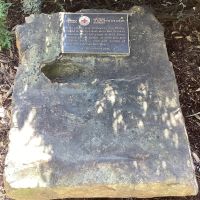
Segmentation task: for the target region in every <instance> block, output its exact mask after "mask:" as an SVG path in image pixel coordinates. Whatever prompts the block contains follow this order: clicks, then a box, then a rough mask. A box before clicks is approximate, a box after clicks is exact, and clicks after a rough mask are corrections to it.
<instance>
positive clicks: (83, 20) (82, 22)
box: [79, 16, 90, 26]
mask: <svg viewBox="0 0 200 200" xmlns="http://www.w3.org/2000/svg"><path fill="white" fill-rule="evenodd" d="M79 23H80V25H82V26H87V25H88V24H89V23H90V18H89V17H87V16H81V17H80V18H79Z"/></svg>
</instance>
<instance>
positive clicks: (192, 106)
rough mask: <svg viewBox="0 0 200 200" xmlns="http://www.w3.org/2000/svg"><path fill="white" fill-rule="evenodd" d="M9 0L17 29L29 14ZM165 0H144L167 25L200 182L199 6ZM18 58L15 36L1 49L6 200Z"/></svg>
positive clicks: (0, 164) (75, 4) (0, 129)
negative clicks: (6, 161)
mask: <svg viewBox="0 0 200 200" xmlns="http://www.w3.org/2000/svg"><path fill="white" fill-rule="evenodd" d="M9 2H11V3H12V6H11V7H10V9H9V14H8V20H7V24H8V27H9V29H10V30H11V31H14V28H15V26H16V25H18V24H22V23H24V18H25V16H26V15H25V14H24V13H23V11H22V6H21V3H20V0H10V1H9ZM140 2H141V1H139V0H138V1H134V3H133V1H131V0H124V1H120V0H119V1H114V0H113V1H109V0H103V1H100V0H99V1H92V0H83V1H79V0H77V1H73V0H72V1H67V2H63V1H46V2H45V3H44V4H43V6H42V8H43V9H42V12H45V13H51V12H58V11H60V10H62V11H70V12H74V11H77V10H80V9H82V8H108V9H113V10H122V9H124V10H125V9H129V8H130V7H131V6H133V4H134V5H140V4H141V3H140ZM164 2H165V4H164V3H163V1H161V0H160V1H159V0H156V1H155V0H149V1H148V0H147V1H145V0H144V4H147V5H149V6H150V7H151V8H152V9H153V10H154V11H155V15H156V16H157V18H158V19H159V20H160V22H161V23H162V24H163V26H164V28H165V38H166V45H167V49H168V55H169V59H170V61H171V62H172V64H173V67H174V71H175V75H176V79H177V83H178V88H179V93H180V96H179V98H180V104H181V109H182V112H183V115H184V117H185V123H186V128H187V132H188V136H189V141H190V144H191V150H192V155H193V159H194V164H195V168H196V176H197V180H198V184H199V186H200V159H199V157H200V11H198V10H196V9H198V8H197V7H196V9H194V7H195V5H196V4H195V2H197V1H196V0H190V3H188V4H187V5H186V6H184V5H181V4H178V5H177V4H174V3H171V4H169V3H168V4H167V3H166V2H170V1H164ZM172 2H174V1H172ZM176 2H177V1H176ZM181 2H182V1H181ZM161 5H162V6H163V7H162V6H161ZM170 10H171V11H170ZM183 11H184V12H183ZM192 11H193V12H192ZM174 13H179V18H178V19H177V17H174V15H173V14H174ZM18 62H19V60H18V53H17V49H16V46H15V40H14V37H13V45H12V47H11V49H10V50H4V51H2V52H0V191H2V194H0V199H4V200H5V199H6V197H5V195H4V190H3V169H4V160H5V156H6V153H7V147H8V142H9V141H8V131H9V129H10V125H11V121H10V119H11V103H12V102H11V97H12V87H13V82H14V78H15V74H16V71H17V67H18ZM154 199H156V200H185V199H187V200H199V199H200V194H198V195H197V196H196V197H176V198H173V197H168V198H167V197H166V198H154Z"/></svg>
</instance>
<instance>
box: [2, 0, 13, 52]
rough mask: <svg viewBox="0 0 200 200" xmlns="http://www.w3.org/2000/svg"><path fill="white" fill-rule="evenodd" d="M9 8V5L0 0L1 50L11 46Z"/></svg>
mask: <svg viewBox="0 0 200 200" xmlns="http://www.w3.org/2000/svg"><path fill="white" fill-rule="evenodd" d="M9 6H10V4H9V3H5V2H4V1H2V0H0V50H2V49H4V48H10V46H11V33H10V32H9V31H8V29H7V27H6V19H7V14H8V8H9Z"/></svg>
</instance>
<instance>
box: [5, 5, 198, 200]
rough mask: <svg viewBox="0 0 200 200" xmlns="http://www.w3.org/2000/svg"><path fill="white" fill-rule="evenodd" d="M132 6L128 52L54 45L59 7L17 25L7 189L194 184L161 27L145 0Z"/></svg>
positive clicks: (25, 197)
mask: <svg viewBox="0 0 200 200" xmlns="http://www.w3.org/2000/svg"><path fill="white" fill-rule="evenodd" d="M81 12H95V10H89V11H88V10H87V11H85V10H83V11H81ZM98 12H102V11H98ZM129 13H130V15H129V30H130V46H131V53H130V56H103V55H80V54H65V55H60V53H61V44H60V41H61V30H62V28H61V27H62V23H61V22H62V20H61V19H62V17H61V16H62V13H57V14H52V15H45V14H41V15H35V16H34V15H31V16H30V17H28V18H27V19H26V23H25V24H24V25H21V26H18V27H17V29H16V36H17V45H18V49H19V54H20V66H19V69H18V72H17V76H16V80H15V85H14V94H13V126H12V129H11V131H10V144H9V151H8V155H7V158H6V168H5V187H6V191H7V193H8V195H9V196H10V197H12V198H14V199H20V200H35V199H40V200H43V199H56V198H64V197H156V196H185V195H195V194H196V193H197V190H198V188H197V183H196V179H195V175H194V168H193V162H192V159H191V155H190V149H189V142H188V137H187V133H186V129H185V124H184V119H183V116H182V113H181V109H180V105H179V94H178V89H177V85H176V81H175V76H174V72H173V68H172V65H171V63H170V62H169V60H168V55H167V50H166V46H165V39H164V34H163V28H162V26H161V25H160V24H159V23H158V21H157V20H156V18H155V17H154V16H153V15H152V14H151V13H150V12H148V11H146V10H144V9H143V8H140V7H133V8H132V9H131V10H130V11H129ZM53 61H54V62H53ZM45 64H47V65H45ZM44 66H45V67H44ZM43 67H44V68H43ZM43 72H44V73H43ZM48 77H49V78H48ZM50 79H51V80H50Z"/></svg>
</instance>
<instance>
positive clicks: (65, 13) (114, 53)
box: [61, 12, 130, 56]
mask: <svg viewBox="0 0 200 200" xmlns="http://www.w3.org/2000/svg"><path fill="white" fill-rule="evenodd" d="M74 14H76V15H84V14H86V15H87V14H92V15H94V14H104V15H107V14H118V15H123V14H124V15H126V16H127V20H126V24H127V27H128V28H127V31H128V52H127V53H119V52H103V53H102V52H94V53H93V52H87V51H85V52H78V51H77V52H70V51H69V52H66V51H65V52H64V45H63V44H64V41H63V33H64V17H65V15H74ZM128 18H129V13H128V12H126V13H125V12H124V13H119V12H116V13H115V12H110V13H107V12H105V13H99V12H96V13H95V12H92V13H89V12H85V13H77V12H76V13H72V12H69V13H68V12H62V18H61V19H62V33H61V53H62V54H84V55H85V54H87V55H95V54H97V55H106V54H108V55H109V56H111V55H113V56H117V55H118V56H122V55H123V56H129V55H130V39H129V21H128Z"/></svg>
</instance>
